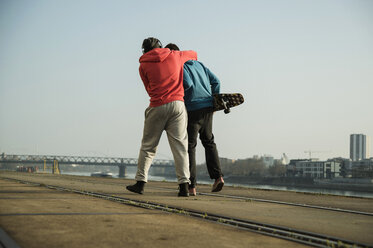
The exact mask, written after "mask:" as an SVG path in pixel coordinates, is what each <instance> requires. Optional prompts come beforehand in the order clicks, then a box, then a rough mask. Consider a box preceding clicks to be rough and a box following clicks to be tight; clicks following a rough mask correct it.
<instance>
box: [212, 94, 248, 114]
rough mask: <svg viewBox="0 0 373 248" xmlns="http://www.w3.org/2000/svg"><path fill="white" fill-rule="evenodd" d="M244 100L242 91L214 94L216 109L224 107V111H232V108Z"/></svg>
mask: <svg viewBox="0 0 373 248" xmlns="http://www.w3.org/2000/svg"><path fill="white" fill-rule="evenodd" d="M243 102H244V98H243V96H242V95H241V94H240V93H224V94H215V95H214V111H219V110H223V109H224V113H226V114H228V113H229V112H231V110H230V108H232V107H235V106H238V105H240V104H242V103H243Z"/></svg>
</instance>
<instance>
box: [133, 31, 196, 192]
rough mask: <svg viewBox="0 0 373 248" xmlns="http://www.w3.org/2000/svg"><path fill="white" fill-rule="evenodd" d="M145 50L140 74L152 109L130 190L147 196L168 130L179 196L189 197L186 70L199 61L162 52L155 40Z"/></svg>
mask: <svg viewBox="0 0 373 248" xmlns="http://www.w3.org/2000/svg"><path fill="white" fill-rule="evenodd" d="M142 49H143V55H142V56H141V57H140V68H139V71H140V77H141V79H142V81H143V83H144V86H145V89H146V91H147V92H148V95H149V97H150V105H149V107H148V108H147V109H146V110H145V122H144V132H143V138H142V142H141V148H140V154H139V160H138V164H137V173H136V177H135V179H136V184H134V185H129V186H127V189H128V190H129V191H131V192H135V193H138V194H142V193H143V192H144V185H145V183H146V182H147V180H148V171H149V169H150V166H151V164H152V161H153V158H154V156H155V153H156V150H157V146H158V143H159V140H160V138H161V135H162V132H163V130H165V131H166V132H167V138H168V142H169V144H170V147H171V151H172V154H173V157H174V160H175V167H176V176H177V179H178V184H179V194H178V196H189V192H188V183H189V177H190V173H189V159H188V134H187V124H188V117H187V116H188V115H187V112H186V108H185V105H184V88H183V66H184V63H185V62H186V61H188V60H197V53H196V52H194V51H171V50H170V49H168V48H162V44H161V42H160V41H159V40H158V39H156V38H152V37H151V38H147V39H145V40H144V41H143V44H142Z"/></svg>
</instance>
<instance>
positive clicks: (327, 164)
mask: <svg viewBox="0 0 373 248" xmlns="http://www.w3.org/2000/svg"><path fill="white" fill-rule="evenodd" d="M341 171H342V166H341V163H340V162H337V161H317V160H312V159H306V160H291V161H290V164H289V165H288V170H287V174H288V175H289V176H295V177H308V178H318V179H331V178H335V177H340V176H341Z"/></svg>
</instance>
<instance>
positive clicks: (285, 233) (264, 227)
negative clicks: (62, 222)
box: [1, 177, 373, 248]
mask: <svg viewBox="0 0 373 248" xmlns="http://www.w3.org/2000/svg"><path fill="white" fill-rule="evenodd" d="M1 178H3V179H7V180H11V181H16V182H20V183H24V184H30V185H35V186H41V187H46V188H49V189H54V190H59V191H65V192H72V193H77V194H81V195H87V196H92V197H97V198H101V199H105V200H110V201H115V202H119V203H122V204H125V205H130V206H134V207H140V208H145V209H156V210H161V211H165V212H168V213H176V214H182V215H185V216H191V217H196V218H199V219H204V220H208V221H212V222H215V223H219V224H224V225H228V226H231V227H236V228H240V229H243V230H247V231H252V232H256V233H260V234H264V235H268V236H272V237H276V238H281V239H284V240H289V241H294V242H297V243H301V244H305V245H310V246H314V247H321V248H324V247H325V248H326V247H354V248H360V247H368V248H369V247H372V248H373V246H370V245H368V244H363V243H359V242H354V241H351V240H345V239H340V238H337V237H333V236H327V235H322V234H318V233H313V232H308V231H303V230H298V229H294V228H288V227H283V226H278V225H272V224H265V223H261V222H255V221H249V220H243V219H239V218H232V217H229V216H224V215H217V214H211V213H207V212H201V211H196V210H190V209H184V208H180V207H174V206H169V205H165V204H159V203H154V202H149V201H141V200H134V199H130V198H124V197H119V196H114V195H107V194H104V193H98V192H91V191H84V190H77V189H71V188H65V187H61V186H54V185H46V184H43V183H36V182H30V181H25V180H20V179H14V178H6V177H1Z"/></svg>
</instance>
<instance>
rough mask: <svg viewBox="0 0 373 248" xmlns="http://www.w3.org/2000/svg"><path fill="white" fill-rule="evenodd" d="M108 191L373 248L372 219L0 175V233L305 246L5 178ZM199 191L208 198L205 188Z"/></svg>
mask: <svg viewBox="0 0 373 248" xmlns="http://www.w3.org/2000/svg"><path fill="white" fill-rule="evenodd" d="M2 177H9V178H16V179H21V180H26V181H33V182H38V183H43V184H50V185H56V186H64V187H68V188H76V189H83V190H90V191H96V192H104V193H106V194H112V195H118V196H122V197H126V198H131V199H140V200H145V201H151V202H159V203H163V204H167V205H169V206H178V207H183V208H186V209H196V210H199V211H204V212H208V213H215V214H222V215H227V216H232V217H238V218H241V219H248V220H254V221H260V222H264V223H271V224H279V225H282V226H287V227H294V228H299V229H303V230H307V231H312V232H317V233H323V234H329V235H332V236H337V237H340V238H345V239H351V240H354V241H358V242H363V243H367V244H373V238H372V235H371V234H372V232H371V230H373V218H372V217H370V216H364V215H356V214H347V213H339V212H331V211H325V210H317V209H308V208H302V207H294V206H286V205H279V204H273V203H263V202H256V201H248V200H237V199H230V198H222V197H212V196H202V195H197V196H196V197H189V198H178V197H177V196H176V195H177V185H176V183H167V182H149V183H147V184H146V188H145V194H144V195H137V194H133V193H131V192H128V191H126V190H125V187H124V186H125V185H128V184H131V183H133V182H134V181H133V180H124V179H103V178H91V177H78V176H64V175H51V174H28V173H11V172H1V173H0V227H2V228H3V229H4V230H5V231H6V232H7V233H8V234H9V236H11V237H12V238H13V239H14V240H15V241H16V242H17V243H18V244H19V245H20V246H21V247H165V246H167V247H180V246H191V247H300V246H302V245H300V244H297V243H293V242H289V241H285V240H282V239H277V238H273V237H269V236H264V235H260V234H256V233H253V232H249V231H244V230H240V229H236V228H233V227H229V226H225V225H221V224H218V223H213V222H208V221H205V220H199V219H194V218H191V217H188V216H183V215H177V214H170V213H165V212H162V211H158V210H148V209H142V208H137V207H133V206H127V205H123V204H119V203H116V202H110V201H107V200H102V199H97V198H93V197H88V196H81V195H77V194H73V193H64V192H60V191H56V190H50V189H47V188H45V187H37V186H32V185H25V184H20V183H17V182H13V181H7V180H3V179H1V178H2ZM198 191H199V192H209V191H210V186H208V185H201V186H199V187H198ZM219 194H221V195H223V194H230V195H239V196H248V197H255V198H262V199H274V200H281V201H288V202H297V203H307V204H314V205H327V206H330V207H340V208H342V207H343V208H346V209H352V210H359V211H366V212H373V209H372V205H373V204H372V203H373V199H363V198H349V197H335V196H323V195H311V194H297V193H294V192H276V191H267V190H264V191H263V190H252V189H247V188H246V189H245V188H236V187H224V189H223V191H222V192H221V193H219Z"/></svg>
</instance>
